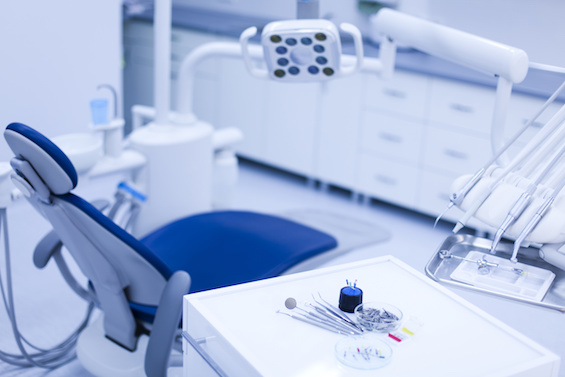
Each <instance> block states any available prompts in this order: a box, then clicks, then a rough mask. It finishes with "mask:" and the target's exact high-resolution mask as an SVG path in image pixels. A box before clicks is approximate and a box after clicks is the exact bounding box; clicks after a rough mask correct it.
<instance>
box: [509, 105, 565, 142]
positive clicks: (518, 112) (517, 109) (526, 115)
mask: <svg viewBox="0 0 565 377" xmlns="http://www.w3.org/2000/svg"><path fill="white" fill-rule="evenodd" d="M545 101H546V100H545V99H542V98H537V97H531V96H526V95H522V94H513V95H512V98H511V99H510V104H509V106H508V115H507V118H506V127H505V128H504V136H505V138H506V139H507V140H508V139H510V138H511V137H512V136H514V134H515V133H516V132H518V131H519V130H520V129H521V128H522V127H523V126H524V125H525V124H526V123H527V122H528V121H529V120H530V119H531V118H533V116H534V115H536V113H537V112H538V111H539V110H540V109H541V107H542V106H543V104H544V103H545ZM561 106H563V104H562V103H556V102H554V103H552V104H551V105H550V106H549V107H548V108H547V109H546V110H545V111H544V112H543V113H542V114H541V115H540V116H539V118H538V119H537V120H535V121H534V123H533V124H532V125H531V126H530V127H529V128H528V130H526V131H525V132H524V134H523V135H522V136H521V137H520V139H519V142H520V143H521V144H526V143H527V142H528V141H529V140H531V139H532V137H533V136H534V135H535V134H536V133H537V132H538V131H539V130H540V129H541V128H542V127H543V126H544V125H545V123H547V121H548V120H549V119H551V117H552V116H553V115H554V114H555V113H556V112H557V111H558V110H559V109H560V108H561Z"/></svg>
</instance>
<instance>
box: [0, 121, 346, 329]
mask: <svg viewBox="0 0 565 377" xmlns="http://www.w3.org/2000/svg"><path fill="white" fill-rule="evenodd" d="M4 137H5V139H6V141H7V143H8V145H9V146H10V148H11V149H12V151H13V152H14V154H15V158H14V159H13V160H12V166H13V167H14V169H15V170H16V173H17V177H15V181H16V182H17V183H18V185H21V186H25V187H24V188H26V190H29V191H30V192H32V193H33V195H31V196H30V195H28V197H27V199H28V200H29V201H30V203H32V205H33V206H34V207H35V208H36V209H37V210H38V211H39V212H40V213H41V214H42V215H43V216H44V217H45V218H47V220H49V221H50V222H51V223H52V225H53V229H54V232H55V233H57V235H58V236H59V237H60V239H61V240H62V242H63V244H64V245H65V247H66V248H67V249H68V250H69V252H70V253H71V254H72V256H73V258H74V259H75V260H77V264H78V265H79V267H80V268H81V270H82V271H83V272H84V274H85V275H86V276H87V278H88V279H89V280H90V282H91V284H92V286H93V287H94V290H95V292H96V294H97V295H99V296H104V295H107V296H108V298H102V297H99V299H100V306H101V308H102V310H103V311H104V312H105V314H107V315H108V316H111V315H114V312H116V314H115V315H116V316H117V317H120V318H121V319H120V320H116V321H115V323H114V324H113V325H110V324H108V326H107V331H108V332H111V331H112V330H111V328H117V327H119V326H120V325H116V324H120V323H122V322H124V321H126V320H127V318H128V314H127V313H123V312H120V311H119V310H117V309H114V308H115V307H116V302H119V301H120V300H121V297H122V296H124V297H125V298H126V300H127V301H128V302H127V305H128V307H130V308H131V310H132V313H133V315H135V316H137V317H138V318H139V319H141V320H151V318H152V316H153V315H154V314H155V310H156V308H157V305H158V301H159V300H158V297H159V295H158V294H152V293H151V292H149V293H148V292H147V291H150V290H152V289H153V287H157V288H154V289H156V290H162V289H163V284H164V282H166V281H167V280H168V279H169V278H170V277H171V275H172V274H173V273H175V272H176V271H186V272H188V273H189V275H190V276H191V281H192V283H191V288H190V292H198V291H203V290H208V289H213V288H218V287H224V286H229V285H233V284H239V283H244V282H250V281H254V280H259V279H265V278H269V277H273V276H277V275H280V274H281V273H283V272H284V271H286V270H287V269H289V268H290V267H292V266H294V265H296V264H298V263H300V262H302V261H304V260H305V259H307V258H310V257H313V256H315V255H317V254H320V253H322V252H324V251H327V250H329V249H332V248H334V247H336V245H337V242H336V240H335V239H334V238H333V237H332V236H330V235H328V234H326V233H323V232H320V231H318V230H316V229H313V228H310V227H307V226H304V225H301V224H298V223H295V222H293V221H289V220H286V219H284V218H281V217H277V216H272V215H267V214H261V213H254V212H247V211H218V212H210V213H203V214H197V215H194V216H190V217H187V218H183V219H180V220H177V221H174V222H172V223H170V224H168V225H166V226H164V227H162V228H161V229H158V230H156V231H154V232H153V233H151V234H149V235H147V236H146V237H144V238H143V239H141V240H137V239H136V238H134V237H133V236H132V235H130V234H129V233H127V232H126V231H125V230H123V229H122V228H120V227H119V226H118V225H116V224H115V223H114V222H113V221H111V220H110V219H109V218H108V217H106V216H105V215H104V214H102V213H101V212H100V211H98V210H97V209H96V208H95V207H94V206H92V205H91V204H90V203H88V202H87V201H85V200H83V199H81V198H80V197H78V196H76V195H74V194H72V193H71V191H72V190H73V189H74V188H75V187H76V185H77V183H78V177H77V173H76V171H75V169H74V167H73V165H72V163H71V161H70V160H69V159H68V158H67V156H66V155H65V154H64V153H63V152H62V151H61V150H60V149H59V148H58V147H57V146H56V145H55V144H53V143H52V142H51V141H50V140H49V139H47V138H46V137H45V136H43V135H42V134H40V133H39V132H37V131H35V130H34V129H32V128H30V127H28V126H26V125H23V124H21V123H12V124H10V125H8V126H7V128H6V130H5V132H4ZM30 167H31V169H30ZM97 269H100V270H103V272H100V271H99V270H97ZM140 275H141V276H140ZM151 280H154V281H155V283H152V282H151ZM116 287H117V288H116ZM157 293H158V292H157ZM180 299H181V298H180V297H179V300H180ZM117 306H119V305H117ZM109 321H110V320H109ZM108 323H109V322H108ZM110 337H111V336H110Z"/></svg>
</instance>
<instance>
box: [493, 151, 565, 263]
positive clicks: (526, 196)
mask: <svg viewBox="0 0 565 377" xmlns="http://www.w3.org/2000/svg"><path fill="white" fill-rule="evenodd" d="M563 154H565V146H563V147H561V149H560V150H559V151H558V152H557V153H556V154H555V155H554V156H552V157H551V159H550V161H549V162H548V163H547V165H546V167H545V168H544V169H543V170H542V172H541V173H540V174H539V175H538V177H537V178H536V180H535V181H534V182H533V183H531V184H530V185H528V187H527V189H526V191H524V192H523V193H522V195H520V197H519V198H518V200H517V201H516V203H515V204H514V205H513V206H512V208H511V209H510V211H509V212H508V215H506V218H505V219H504V221H503V222H502V224H501V225H500V227H499V228H498V230H497V231H496V233H495V236H494V239H493V241H492V245H491V248H490V252H491V254H494V253H495V252H496V247H497V246H498V243H499V242H500V239H501V238H502V235H503V234H504V233H505V232H506V230H507V229H508V227H510V225H512V224H513V223H514V221H516V219H517V218H518V217H520V216H521V215H522V213H523V212H524V210H525V209H526V207H527V206H528V205H529V204H530V201H531V199H532V196H533V194H534V192H535V191H536V189H537V187H538V185H539V184H540V183H541V182H542V180H543V179H544V178H545V177H546V176H547V175H548V174H549V173H550V172H551V170H552V169H553V168H554V167H555V165H556V164H557V163H558V162H559V160H560V159H561V158H562V157H563ZM536 165H537V164H536Z"/></svg>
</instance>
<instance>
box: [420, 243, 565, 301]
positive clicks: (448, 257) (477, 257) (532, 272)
mask: <svg viewBox="0 0 565 377" xmlns="http://www.w3.org/2000/svg"><path fill="white" fill-rule="evenodd" d="M491 245H492V240H489V239H485V238H480V237H475V236H471V235H452V236H449V237H448V238H446V239H445V241H444V242H443V243H442V244H441V245H440V247H439V248H438V250H437V252H436V253H435V254H434V255H433V256H432V258H431V259H430V261H429V262H428V264H427V265H426V274H427V275H428V276H429V277H431V278H432V279H434V280H435V281H437V282H439V283H443V284H447V285H452V286H456V287H459V288H466V289H470V290H474V291H479V292H482V293H487V294H491V295H495V296H500V297H503V298H507V299H511V300H516V301H519V302H523V303H527V304H532V305H537V306H542V307H545V308H549V309H555V310H558V311H560V312H565V286H564V283H563V281H564V280H565V272H564V271H562V270H561V269H559V268H557V267H555V266H553V265H551V264H549V263H547V262H545V261H544V260H543V259H541V258H540V257H539V254H538V253H539V250H538V249H536V248H533V247H529V248H521V249H520V253H519V254H518V263H512V262H511V261H510V257H511V256H512V244H509V243H500V244H499V246H498V247H497V249H496V254H491V253H490V247H491Z"/></svg>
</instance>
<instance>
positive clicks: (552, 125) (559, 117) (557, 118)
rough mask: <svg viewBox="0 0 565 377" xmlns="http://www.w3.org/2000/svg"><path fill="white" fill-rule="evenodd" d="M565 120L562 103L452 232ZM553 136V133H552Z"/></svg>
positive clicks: (455, 231)
mask: <svg viewBox="0 0 565 377" xmlns="http://www.w3.org/2000/svg"><path fill="white" fill-rule="evenodd" d="M564 120H565V105H563V106H562V107H561V108H560V109H559V111H558V112H557V113H556V114H555V115H554V116H553V117H552V118H551V119H550V120H549V121H548V122H547V123H546V124H545V126H544V127H543V128H542V129H541V130H540V131H539V132H538V133H537V134H536V135H535V136H534V138H533V139H532V140H531V141H530V142H529V143H528V144H527V145H526V146H525V147H524V149H522V150H521V151H520V153H519V154H518V156H516V157H515V158H514V159H513V160H512V162H511V163H510V164H509V165H508V166H506V167H505V168H504V170H503V171H502V173H501V174H500V175H499V176H498V177H497V178H496V179H495V181H494V182H492V183H491V184H490V185H489V186H488V187H487V189H486V190H484V191H483V192H482V193H481V194H480V196H479V198H478V199H477V200H476V201H475V202H474V203H473V205H471V207H470V208H469V209H468V210H467V211H466V212H465V214H464V215H463V216H462V217H461V218H460V219H459V220H458V221H457V224H455V227H454V228H453V233H457V232H459V231H460V230H461V229H462V228H463V227H464V226H465V224H466V223H467V221H469V219H470V218H471V217H472V216H473V215H474V214H475V212H477V210H478V209H479V207H480V206H481V205H483V203H484V201H485V200H486V199H487V198H488V197H489V196H490V194H491V193H492V190H493V189H494V188H495V187H496V185H497V184H498V183H500V182H501V181H502V180H503V179H504V178H505V177H506V176H507V175H508V174H509V173H510V172H511V171H512V170H513V169H514V168H515V167H516V166H518V165H519V164H520V163H521V162H522V161H524V160H526V159H527V158H528V157H530V154H531V153H532V151H533V150H534V149H536V148H538V147H539V145H540V144H542V143H544V142H546V141H547V138H549V137H552V135H551V134H552V133H553V132H554V131H556V129H557V128H558V126H560V125H561V123H562V122H563V121H564ZM559 131H560V132H565V129H561V130H559ZM553 137H555V135H553Z"/></svg>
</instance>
